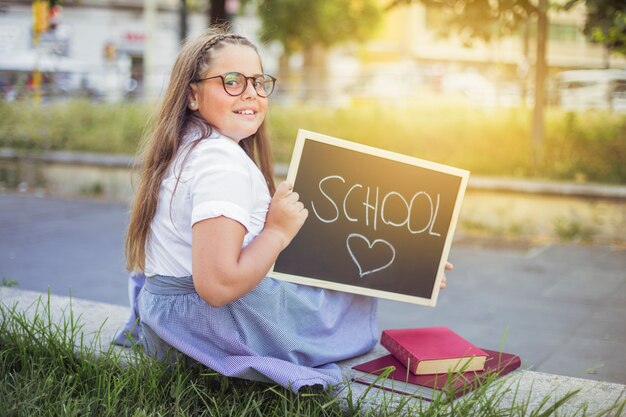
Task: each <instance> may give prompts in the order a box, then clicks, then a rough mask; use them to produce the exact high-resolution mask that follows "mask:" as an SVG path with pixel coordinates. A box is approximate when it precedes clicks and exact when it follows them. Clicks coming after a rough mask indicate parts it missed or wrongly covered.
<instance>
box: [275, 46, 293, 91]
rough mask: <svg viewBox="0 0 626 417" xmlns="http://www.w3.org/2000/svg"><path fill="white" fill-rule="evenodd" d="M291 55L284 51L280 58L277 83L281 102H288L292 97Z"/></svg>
mask: <svg viewBox="0 0 626 417" xmlns="http://www.w3.org/2000/svg"><path fill="white" fill-rule="evenodd" d="M290 57H291V54H290V53H289V52H287V51H283V53H282V54H280V58H278V81H276V95H277V96H279V97H280V99H281V100H283V101H286V102H288V101H289V98H290V97H289V96H290V95H291V92H292V89H291V69H290V68H289V58H290Z"/></svg>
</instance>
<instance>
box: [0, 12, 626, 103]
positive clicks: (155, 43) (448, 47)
mask: <svg viewBox="0 0 626 417" xmlns="http://www.w3.org/2000/svg"><path fill="white" fill-rule="evenodd" d="M36 2H37V1H36ZM184 3H185V2H184V1H182V2H181V0H145V1H142V0H127V1H121V0H65V1H63V2H62V4H61V5H60V6H61V7H57V8H56V10H53V9H50V10H49V11H48V13H49V22H48V24H47V27H46V28H45V29H44V30H42V31H41V33H40V35H39V36H38V37H37V36H36V34H35V31H34V29H33V27H34V17H33V15H34V8H33V3H31V2H30V1H22V0H3V1H2V3H0V87H1V88H2V97H3V98H4V99H5V100H14V99H18V98H20V97H22V96H24V95H27V94H28V92H29V90H32V88H33V74H34V73H35V72H39V73H41V75H40V77H41V81H40V82H41V90H42V95H43V96H44V99H45V98H46V97H47V98H48V99H52V98H60V97H75V96H85V97H90V98H93V99H97V100H104V101H120V100H137V99H148V100H152V99H155V98H157V97H158V96H159V95H160V93H161V92H162V90H163V88H164V85H165V84H166V82H167V79H168V77H169V71H170V68H171V66H172V64H173V62H174V59H175V57H176V54H177V52H178V49H179V45H180V39H181V24H183V23H181V22H183V20H181V19H182V18H181V4H184ZM222 3H225V5H226V9H227V12H228V14H229V16H231V17H232V23H233V30H234V31H236V32H238V33H243V34H244V35H246V36H248V37H250V38H252V39H253V40H254V41H255V42H257V43H261V42H260V27H261V21H260V18H259V16H258V15H257V8H256V7H255V6H256V5H255V2H254V1H251V0H250V1H247V2H243V6H242V5H241V4H240V3H239V1H238V0H228V1H226V2H222ZM379 3H380V4H381V5H382V4H383V3H385V2H382V1H381V2H379ZM186 7H187V9H186V10H187V12H186V16H185V21H184V22H185V23H184V25H185V31H184V33H186V34H188V35H191V36H193V35H195V34H198V33H200V32H202V30H204V29H205V28H206V27H207V25H208V16H209V14H208V13H207V9H208V8H209V4H208V2H204V3H203V2H200V1H195V2H193V3H192V2H189V4H187V6H186ZM151 11H152V12H151ZM443 13H444V12H443V11H441V10H439V9H436V8H429V7H426V6H424V5H422V4H421V3H419V2H413V3H411V4H407V5H401V6H399V7H395V8H393V9H391V10H388V11H386V12H384V14H383V18H382V23H381V25H380V26H379V27H378V28H377V29H372V33H371V36H370V39H369V40H368V41H366V42H363V43H356V42H352V43H350V42H348V43H343V44H342V45H341V46H336V47H332V48H329V49H328V50H327V51H326V52H325V54H326V55H325V57H324V59H321V58H320V59H319V61H318V65H321V66H323V67H324V68H323V71H322V72H324V73H327V74H331V75H332V76H329V77H323V78H320V79H319V80H318V79H315V77H316V75H315V73H307V69H306V66H307V65H311V62H312V61H311V59H310V58H311V57H308V58H309V59H307V56H306V54H305V53H304V52H302V51H299V52H298V51H296V52H294V53H290V54H289V56H287V57H286V58H287V59H286V60H285V59H284V58H285V57H284V56H283V55H284V54H283V52H284V46H282V45H280V44H279V43H277V42H272V43H266V44H264V45H263V47H262V55H263V57H264V65H265V67H266V71H267V72H270V73H275V74H278V73H279V72H280V73H281V74H279V75H283V77H281V78H280V84H281V86H282V88H281V90H280V94H278V95H277V97H276V99H277V100H283V101H284V102H288V101H289V100H298V99H303V98H305V99H307V98H308V99H311V98H312V99H315V100H317V101H326V102H329V103H330V104H333V105H342V104H344V103H347V102H352V101H354V100H390V101H393V102H398V101H402V100H404V99H406V100H410V99H413V98H415V97H419V96H420V95H423V94H448V95H459V96H463V97H465V98H468V99H470V100H475V101H476V102H477V103H480V104H481V105H483V106H487V107H489V106H517V105H520V104H524V103H526V104H528V103H529V102H532V100H533V96H532V91H533V90H532V88H531V83H532V71H531V69H532V67H533V66H534V63H535V61H536V57H535V47H534V44H535V41H534V39H535V38H536V30H535V25H534V24H532V23H531V22H530V21H529V22H528V24H526V25H523V27H522V28H521V29H520V30H519V31H517V33H513V34H511V35H510V36H507V37H505V38H497V39H493V40H492V41H491V42H489V43H485V42H473V43H472V44H471V45H468V44H467V42H466V40H465V39H463V38H462V37H461V36H459V35H454V34H452V35H449V36H447V37H444V36H440V34H439V33H440V32H441V29H442V25H445V24H446V23H445V16H444V14H443ZM584 23H585V7H584V5H582V4H579V5H578V6H577V7H574V8H572V9H570V10H567V11H555V10H551V11H550V12H549V27H548V47H547V53H546V61H547V64H548V74H549V84H548V86H549V90H548V91H549V93H548V99H547V101H548V103H553V104H556V103H559V102H560V101H563V97H565V99H566V100H569V101H570V102H571V101H572V100H575V97H576V94H570V95H569V96H568V95H567V91H569V92H570V93H571V90H577V91H582V90H580V89H581V88H582V89H585V88H587V89H592V90H593V93H590V94H591V95H594V94H595V96H596V99H594V100H595V101H596V102H597V101H598V95H600V96H601V99H600V101H602V103H601V104H598V105H601V106H605V105H606V106H609V107H612V108H616V109H619V108H621V105H618V106H615V105H613V104H610V101H611V100H610V99H609V98H608V97H609V95H610V94H609V93H606V92H601V93H599V91H600V90H601V89H602V88H609V87H610V88H611V89H613V90H612V91H613V93H615V94H613V93H611V94H613V95H614V96H615V97H617V98H618V99H620V97H622V96H624V95H626V77H625V76H624V74H626V72H624V71H623V70H624V69H625V68H626V61H625V60H624V58H623V56H620V55H611V54H609V53H608V52H607V49H606V48H605V47H604V46H602V45H600V44H594V43H591V42H590V41H588V39H587V38H586V36H585V35H584V34H583V33H582V28H583V26H584ZM36 38H38V39H36ZM281 57H282V58H283V60H282V61H281ZM281 62H282V63H281ZM313 62H315V55H313ZM281 65H282V66H283V67H281ZM285 65H286V67H287V68H288V69H289V71H288V72H287V73H284V68H285ZM580 69H598V70H603V69H615V70H616V71H611V72H609V73H610V74H613V75H612V76H607V75H606V74H609V73H607V72H606V71H599V72H598V71H596V72H587V73H585V74H583V73H569V75H568V76H565V77H563V76H562V75H561V73H562V72H563V71H566V70H580ZM581 77H582V78H581ZM303 78H306V79H308V80H309V81H311V78H314V79H313V82H309V84H308V86H303V83H302V80H303ZM579 78H580V79H579ZM607 79H608V80H609V81H606V80H607ZM390 80H395V82H390ZM595 80H603V81H602V82H603V83H604V84H606V85H607V86H609V87H598V86H595V84H600V83H596V81H595ZM35 81H36V79H35ZM592 84H594V85H592ZM311 85H312V86H314V87H311ZM307 88H308V89H310V88H314V89H316V90H317V91H315V92H314V93H315V94H309V93H310V91H308V90H306V89H307ZM564 90H567V91H566V94H565V95H563V94H562V91H564ZM602 91H604V90H602ZM330 92H332V94H330ZM607 94H609V95H607ZM620 94H621V95H620ZM568 97H569V98H568ZM611 97H613V96H611ZM622 98H623V100H626V97H622ZM620 100H621V99H620ZM574 107H575V106H574Z"/></svg>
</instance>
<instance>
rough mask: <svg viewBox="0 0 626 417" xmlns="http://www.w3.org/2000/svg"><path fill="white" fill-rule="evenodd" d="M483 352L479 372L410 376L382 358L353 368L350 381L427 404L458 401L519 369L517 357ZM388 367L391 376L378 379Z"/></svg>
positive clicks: (389, 358) (388, 358)
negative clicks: (487, 381)
mask: <svg viewBox="0 0 626 417" xmlns="http://www.w3.org/2000/svg"><path fill="white" fill-rule="evenodd" d="M483 350H484V352H485V353H486V354H487V360H486V361H485V369H484V370H483V371H477V372H460V373H453V372H450V373H446V374H437V375H413V374H412V373H410V372H409V371H408V370H407V369H406V367H405V366H403V365H402V363H400V362H399V361H398V360H397V359H396V358H395V357H394V356H393V355H386V356H382V357H380V358H377V359H374V360H371V361H369V362H365V363H362V364H359V365H356V366H353V367H352V369H353V370H354V376H353V378H352V380H353V381H355V382H358V383H360V384H365V385H373V386H375V387H378V388H382V389H386V390H389V391H394V392H398V393H401V394H408V395H414V396H417V397H421V398H423V399H427V400H431V399H432V398H434V397H437V396H441V398H442V399H446V398H448V397H449V396H453V397H455V398H458V397H460V396H462V395H464V394H466V393H468V392H470V391H471V390H473V389H474V388H476V387H478V386H479V385H480V383H481V382H482V381H484V380H485V379H486V378H489V377H493V376H494V375H495V376H502V375H506V374H508V373H509V372H512V371H514V370H515V369H517V368H519V367H520V365H521V360H520V357H519V356H517V355H515V354H512V353H504V352H496V351H493V350H487V349H483ZM389 367H392V369H391V372H390V373H389V374H388V375H387V376H386V377H385V376H381V375H382V374H383V373H384V372H385V371H386V369H388V368H389Z"/></svg>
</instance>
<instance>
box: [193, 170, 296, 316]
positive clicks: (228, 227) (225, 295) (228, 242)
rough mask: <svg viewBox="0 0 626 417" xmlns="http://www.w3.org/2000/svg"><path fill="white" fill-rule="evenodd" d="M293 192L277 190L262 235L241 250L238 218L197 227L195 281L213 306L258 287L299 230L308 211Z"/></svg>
mask: <svg viewBox="0 0 626 417" xmlns="http://www.w3.org/2000/svg"><path fill="white" fill-rule="evenodd" d="M291 188H292V187H291V185H290V184H289V183H287V182H283V183H281V184H280V185H279V186H278V189H277V190H276V193H275V194H274V197H273V198H272V201H271V203H270V207H269V210H268V213H267V218H266V221H265V227H264V229H263V231H262V232H261V233H260V234H259V235H258V236H257V237H256V238H255V239H254V240H253V241H252V242H250V244H249V245H248V246H246V247H245V248H243V249H242V248H241V245H242V243H243V239H244V236H245V234H246V229H245V227H243V226H242V225H241V223H239V222H237V221H235V220H232V219H229V218H227V217H223V216H222V217H216V218H211V219H206V220H202V221H199V222H197V223H195V224H194V225H193V228H192V244H191V250H192V273H193V282H194V286H195V287H196V291H197V292H198V294H199V295H200V297H202V299H203V300H204V301H206V302H207V303H208V304H209V305H211V306H213V307H221V306H223V305H225V304H228V303H231V302H233V301H235V300H238V299H239V298H241V297H242V296H244V295H245V294H247V293H248V292H250V291H251V290H252V289H254V287H256V286H257V285H258V284H259V282H260V281H261V280H262V279H263V277H265V275H266V274H267V272H268V271H269V270H270V268H271V267H272V264H273V263H274V262H275V261H276V258H277V257H278V254H279V253H280V252H281V251H282V250H283V249H284V248H285V247H287V245H288V244H289V242H291V239H293V237H294V236H295V235H296V233H297V232H298V230H300V228H301V227H302V225H303V224H304V221H305V220H306V218H307V216H308V211H307V210H306V209H305V208H304V205H303V204H302V203H301V202H300V201H298V194H297V193H295V192H292V191H291Z"/></svg>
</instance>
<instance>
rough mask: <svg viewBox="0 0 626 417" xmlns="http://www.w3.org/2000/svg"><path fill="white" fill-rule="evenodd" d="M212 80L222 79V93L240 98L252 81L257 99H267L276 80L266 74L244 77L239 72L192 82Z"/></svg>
mask: <svg viewBox="0 0 626 417" xmlns="http://www.w3.org/2000/svg"><path fill="white" fill-rule="evenodd" d="M214 78H221V79H222V86H224V91H226V93H228V95H231V96H233V97H235V96H240V95H241V94H243V92H244V91H246V88H248V80H251V81H252V87H254V91H256V93H257V94H258V95H259V97H268V96H269V95H270V94H272V91H274V84H275V83H276V78H274V77H272V76H271V75H268V74H260V75H255V76H254V77H246V76H245V75H243V74H242V73H240V72H227V73H226V74H224V75H216V76H214V77H207V78H199V79H197V80H195V81H194V82H196V83H199V82H200V81H206V80H212V79H214Z"/></svg>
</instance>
